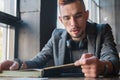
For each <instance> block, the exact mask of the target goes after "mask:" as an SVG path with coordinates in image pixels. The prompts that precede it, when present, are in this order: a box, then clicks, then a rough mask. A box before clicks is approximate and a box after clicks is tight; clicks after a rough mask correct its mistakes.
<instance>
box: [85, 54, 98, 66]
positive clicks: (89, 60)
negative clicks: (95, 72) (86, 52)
mask: <svg viewBox="0 0 120 80" xmlns="http://www.w3.org/2000/svg"><path fill="white" fill-rule="evenodd" d="M98 60H99V59H98V58H97V57H95V56H92V57H89V58H87V59H86V60H85V62H84V63H85V64H87V65H90V64H97V63H98Z"/></svg>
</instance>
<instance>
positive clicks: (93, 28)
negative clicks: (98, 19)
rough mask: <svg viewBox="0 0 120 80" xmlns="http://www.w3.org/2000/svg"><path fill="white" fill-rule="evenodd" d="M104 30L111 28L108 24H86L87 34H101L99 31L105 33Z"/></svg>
mask: <svg viewBox="0 0 120 80" xmlns="http://www.w3.org/2000/svg"><path fill="white" fill-rule="evenodd" d="M106 30H111V27H110V25H109V24H108V23H104V24H97V23H89V22H88V23H87V32H92V33H94V32H96V31H97V32H101V31H106Z"/></svg>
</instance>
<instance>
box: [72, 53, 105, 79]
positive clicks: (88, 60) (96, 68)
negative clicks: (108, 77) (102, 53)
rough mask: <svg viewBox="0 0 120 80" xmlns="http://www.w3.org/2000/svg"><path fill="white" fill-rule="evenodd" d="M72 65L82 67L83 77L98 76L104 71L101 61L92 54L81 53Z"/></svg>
mask: <svg viewBox="0 0 120 80" xmlns="http://www.w3.org/2000/svg"><path fill="white" fill-rule="evenodd" d="M74 65H75V66H80V67H81V68H82V72H83V73H84V76H85V77H98V75H99V74H100V73H102V72H103V71H104V64H103V62H102V61H100V60H99V59H98V58H97V57H95V56H94V55H93V54H83V55H82V57H81V58H80V59H79V60H77V61H76V62H75V63H74Z"/></svg>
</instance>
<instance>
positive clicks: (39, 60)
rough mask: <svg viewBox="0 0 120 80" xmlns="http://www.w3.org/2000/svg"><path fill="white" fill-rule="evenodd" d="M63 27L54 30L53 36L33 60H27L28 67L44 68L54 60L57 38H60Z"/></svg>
mask: <svg viewBox="0 0 120 80" xmlns="http://www.w3.org/2000/svg"><path fill="white" fill-rule="evenodd" d="M62 31H63V29H55V30H54V31H53V32H52V36H51V38H50V39H49V41H48V42H47V44H45V46H44V47H43V49H42V50H41V51H40V52H39V53H38V54H37V55H36V56H35V57H33V58H32V59H31V60H29V61H25V62H26V64H27V66H28V68H43V67H45V66H46V64H47V63H48V62H49V61H50V60H53V61H54V55H53V54H54V50H55V48H54V47H55V45H56V44H55V43H54V41H55V39H58V38H59V36H60V34H61V33H62Z"/></svg>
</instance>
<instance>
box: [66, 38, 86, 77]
mask: <svg viewBox="0 0 120 80" xmlns="http://www.w3.org/2000/svg"><path fill="white" fill-rule="evenodd" d="M70 46H71V47H68V46H66V53H65V59H64V60H65V61H64V62H65V63H64V64H69V63H74V62H75V61H76V60H79V59H80V58H81V55H82V54H84V53H87V52H88V51H87V39H86V38H84V39H83V40H82V41H80V42H76V41H72V40H71V41H70ZM64 72H65V73H69V74H70V73H75V75H76V74H77V73H79V74H78V75H81V74H82V72H81V68H74V69H69V70H65V71H64ZM72 75H73V74H72ZM82 75H83V74H82Z"/></svg>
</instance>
